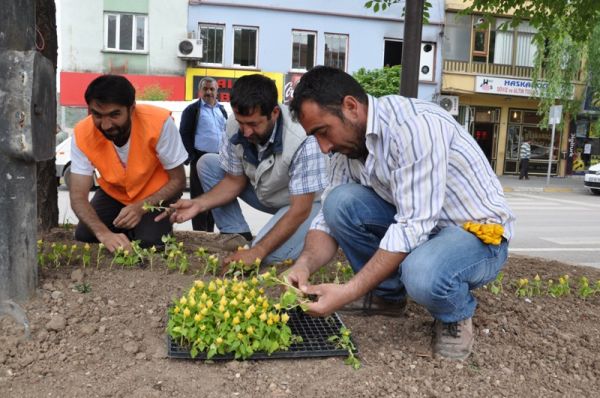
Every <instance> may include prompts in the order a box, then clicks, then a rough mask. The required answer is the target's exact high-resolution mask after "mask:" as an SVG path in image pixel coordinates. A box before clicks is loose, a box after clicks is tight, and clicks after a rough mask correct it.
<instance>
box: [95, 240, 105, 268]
mask: <svg viewBox="0 0 600 398" xmlns="http://www.w3.org/2000/svg"><path fill="white" fill-rule="evenodd" d="M105 248H106V246H104V243H99V244H98V251H97V252H96V268H98V267H99V266H100V261H102V259H103V258H104V254H103V253H102V252H103V251H104V249H105Z"/></svg>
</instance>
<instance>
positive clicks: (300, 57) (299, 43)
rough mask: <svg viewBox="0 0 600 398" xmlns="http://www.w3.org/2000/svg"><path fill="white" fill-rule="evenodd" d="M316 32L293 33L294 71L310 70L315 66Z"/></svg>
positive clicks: (297, 31) (294, 31)
mask: <svg viewBox="0 0 600 398" xmlns="http://www.w3.org/2000/svg"><path fill="white" fill-rule="evenodd" d="M316 36H317V34H316V33H315V32H303V31H299V30H293V31H292V69H295V70H302V71H305V70H309V69H310V68H312V67H313V66H315V41H316Z"/></svg>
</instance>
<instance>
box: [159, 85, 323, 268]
mask: <svg viewBox="0 0 600 398" xmlns="http://www.w3.org/2000/svg"><path fill="white" fill-rule="evenodd" d="M231 107H232V109H233V113H234V116H235V120H233V118H230V119H229V121H228V123H227V129H226V134H225V137H224V141H223V143H222V144H221V150H220V153H219V154H218V155H217V154H206V155H204V156H203V157H202V158H201V159H200V160H199V161H198V175H199V177H200V181H201V183H202V187H203V188H204V191H205V192H206V193H205V194H203V195H200V196H198V197H195V198H193V199H191V200H179V201H178V202H177V203H175V204H174V205H172V209H174V210H175V211H174V212H172V214H171V217H170V219H171V222H179V223H181V222H185V221H187V220H189V219H190V218H192V217H194V216H195V215H196V214H198V213H200V212H204V211H208V210H211V209H212V213H213V217H214V219H215V223H216V224H217V227H218V228H219V231H221V233H222V234H228V236H226V237H225V239H224V241H225V240H229V242H225V244H226V246H228V247H227V248H228V249H229V250H234V249H235V248H236V247H237V246H238V245H243V244H244V243H246V239H247V240H251V239H252V235H251V233H250V227H249V226H248V224H247V223H246V220H245V219H244V216H243V215H242V211H241V209H240V206H239V204H238V202H237V200H236V199H237V198H238V197H239V198H241V199H242V200H244V201H245V202H246V203H248V204H249V205H250V206H252V207H254V208H256V209H258V210H260V211H264V212H267V213H270V214H273V217H272V218H271V219H270V220H269V222H268V223H267V224H266V225H265V226H264V227H263V228H262V229H261V230H260V232H259V233H258V235H257V236H256V239H254V241H252V247H251V248H250V249H249V250H239V251H235V252H234V253H232V254H231V255H229V256H228V257H227V258H226V259H225V261H224V263H225V264H227V263H229V262H231V261H239V260H241V261H243V262H244V263H246V264H251V263H252V262H254V260H255V259H256V258H260V259H262V260H263V263H266V264H270V263H274V262H279V261H283V260H285V259H288V258H291V259H296V258H297V257H298V255H299V254H300V252H301V251H302V248H303V247H304V237H305V236H306V233H307V231H308V228H309V226H310V223H311V221H312V219H313V218H314V216H315V215H316V214H317V212H318V211H319V209H320V208H321V204H320V202H319V200H320V194H321V192H322V191H323V189H324V188H325V186H326V185H327V167H328V158H327V156H326V155H324V154H323V153H322V152H321V150H320V148H319V145H318V143H317V140H316V139H315V138H314V137H312V136H307V135H306V132H305V131H304V129H303V128H302V126H300V124H298V123H297V122H294V121H292V119H291V117H290V114H289V111H288V109H287V107H286V106H285V105H280V104H278V103H277V87H276V86H275V83H274V82H273V81H272V80H271V79H269V78H267V77H265V76H262V75H258V74H255V75H247V76H244V77H242V78H240V79H238V80H237V81H236V82H235V84H234V86H233V89H232V91H231ZM171 211H172V210H171ZM162 217H165V215H161V216H159V218H162ZM240 235H241V236H240ZM242 236H243V237H244V238H246V239H241V238H242Z"/></svg>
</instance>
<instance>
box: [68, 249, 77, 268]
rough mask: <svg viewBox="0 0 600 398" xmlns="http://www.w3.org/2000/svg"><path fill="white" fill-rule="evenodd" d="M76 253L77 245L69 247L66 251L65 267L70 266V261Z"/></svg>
mask: <svg viewBox="0 0 600 398" xmlns="http://www.w3.org/2000/svg"><path fill="white" fill-rule="evenodd" d="M76 252H77V245H71V247H69V248H68V250H66V253H67V255H66V257H67V264H66V265H67V267H68V266H69V265H71V260H72V259H73V256H74V255H75V253H76Z"/></svg>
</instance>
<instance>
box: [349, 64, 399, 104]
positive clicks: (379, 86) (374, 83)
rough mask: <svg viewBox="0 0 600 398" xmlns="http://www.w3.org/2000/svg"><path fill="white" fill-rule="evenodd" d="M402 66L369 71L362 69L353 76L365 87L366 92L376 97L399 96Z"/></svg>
mask: <svg viewBox="0 0 600 398" xmlns="http://www.w3.org/2000/svg"><path fill="white" fill-rule="evenodd" d="M401 73H402V67H401V66H400V65H396V66H392V67H384V68H381V69H371V70H367V69H365V68H360V69H359V70H357V71H356V72H354V74H353V75H352V76H354V78H355V79H356V80H357V81H358V82H359V83H360V84H361V86H363V88H364V89H365V91H366V92H367V93H369V94H371V95H372V96H374V97H381V96H383V95H389V94H398V87H400V74H401Z"/></svg>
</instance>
